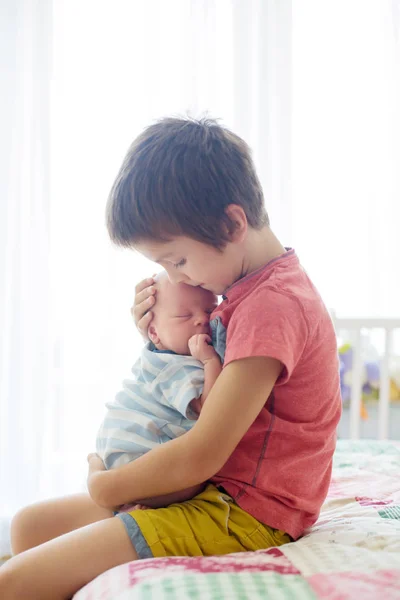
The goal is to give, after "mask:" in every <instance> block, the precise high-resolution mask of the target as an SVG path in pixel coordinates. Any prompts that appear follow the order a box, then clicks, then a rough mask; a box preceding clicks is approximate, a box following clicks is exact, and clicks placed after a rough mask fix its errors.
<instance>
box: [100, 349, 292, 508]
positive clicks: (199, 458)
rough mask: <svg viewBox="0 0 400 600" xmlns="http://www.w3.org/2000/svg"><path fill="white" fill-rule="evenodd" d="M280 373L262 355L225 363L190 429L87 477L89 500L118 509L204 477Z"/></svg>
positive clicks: (272, 361)
mask: <svg viewBox="0 0 400 600" xmlns="http://www.w3.org/2000/svg"><path fill="white" fill-rule="evenodd" d="M281 369H282V364H281V362H280V361H278V360H276V359H273V358H268V357H262V356H259V357H258V356H257V357H248V358H244V359H240V360H236V361H233V362H231V363H229V364H228V365H227V366H226V367H225V368H224V370H223V371H222V373H221V374H220V376H219V377H218V379H217V381H216V382H215V384H214V386H213V388H212V390H211V391H210V393H209V396H208V401H207V402H206V403H205V404H204V407H203V408H202V411H201V413H200V417H199V419H198V421H197V422H196V424H195V425H194V426H193V428H192V429H191V430H190V431H188V432H187V433H185V434H184V435H182V436H180V437H178V438H176V439H174V440H171V441H170V442H166V443H165V444H162V445H160V446H157V447H156V448H154V449H153V450H150V451H149V452H147V453H146V454H145V455H143V456H141V457H140V458H138V459H137V460H135V461H133V462H131V463H129V464H127V465H124V466H122V467H120V468H119V469H115V470H111V471H93V472H92V473H91V475H90V476H89V478H88V486H89V491H90V494H91V496H92V498H93V499H94V501H95V502H96V503H97V504H99V505H100V506H106V507H110V506H119V505H121V504H124V503H127V502H133V501H137V502H140V501H141V500H142V499H143V498H154V497H156V496H161V495H165V494H170V493H172V492H176V491H180V490H183V489H187V488H190V487H192V486H195V485H198V484H200V483H202V482H204V481H207V480H208V479H210V477H212V476H213V475H215V474H216V473H217V472H218V471H219V470H220V469H221V468H222V467H223V466H224V464H225V463H226V461H227V460H228V458H229V457H230V455H231V454H232V452H233V451H234V449H235V448H236V446H237V444H238V443H239V442H240V440H241V439H242V438H243V436H244V435H245V433H246V432H247V430H248V429H249V427H250V426H251V425H252V423H253V422H254V421H255V419H256V417H257V416H258V414H259V413H260V411H261V409H262V408H263V406H264V404H265V403H266V400H267V398H268V397H269V395H270V393H271V391H272V388H273V387H274V385H275V382H276V380H277V379H278V377H279V374H280V372H281Z"/></svg>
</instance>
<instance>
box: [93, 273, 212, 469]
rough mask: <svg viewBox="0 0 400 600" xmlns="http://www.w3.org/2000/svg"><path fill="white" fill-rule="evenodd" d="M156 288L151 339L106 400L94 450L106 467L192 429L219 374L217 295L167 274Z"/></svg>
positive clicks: (122, 461) (139, 454)
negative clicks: (214, 335)
mask: <svg viewBox="0 0 400 600" xmlns="http://www.w3.org/2000/svg"><path fill="white" fill-rule="evenodd" d="M155 287H156V294H157V302H156V304H155V306H154V307H153V309H152V310H153V315H154V316H153V319H152V322H151V326H150V327H149V329H148V337H149V339H150V342H149V343H148V344H146V346H145V348H144V349H143V351H142V353H141V356H140V358H139V360H138V361H137V362H136V363H135V365H134V366H133V368H132V373H133V377H132V379H128V380H125V381H124V383H123V391H121V392H119V393H118V394H117V396H116V398H115V400H114V401H113V402H109V403H107V405H106V406H107V408H108V412H107V414H106V416H105V419H104V421H103V423H102V425H101V428H100V430H99V432H98V436H97V447H96V451H97V454H98V455H99V456H100V457H101V458H102V460H103V462H104V464H105V467H106V468H107V469H110V468H114V467H119V466H121V465H123V464H126V463H128V462H131V461H132V460H135V459H136V458H138V457H139V456H141V455H142V454H144V453H146V452H148V451H149V450H151V449H152V448H154V447H155V446H156V445H158V444H162V443H164V442H166V441H168V440H170V439H173V438H176V437H178V436H180V435H182V434H183V433H185V432H186V431H188V430H189V429H190V428H191V427H192V426H193V424H194V422H195V420H196V418H197V416H198V414H199V412H200V409H201V407H202V405H203V403H204V402H205V400H206V398H207V395H208V393H209V392H210V390H211V388H212V386H213V385H214V383H215V381H216V379H217V377H218V375H219V374H220V372H221V368H222V367H221V362H220V359H219V357H218V354H217V353H216V351H215V350H214V348H213V347H212V346H211V345H209V344H210V342H211V339H210V335H209V334H210V329H209V318H210V314H211V313H212V311H213V310H214V308H215V307H216V306H217V298H216V296H215V295H214V294H213V293H212V292H209V291H207V290H205V289H203V288H200V287H192V286H189V285H186V284H184V283H180V284H174V285H172V284H171V283H170V281H169V279H168V277H167V275H166V273H165V272H164V273H161V274H160V275H159V276H158V277H157V279H156V283H155Z"/></svg>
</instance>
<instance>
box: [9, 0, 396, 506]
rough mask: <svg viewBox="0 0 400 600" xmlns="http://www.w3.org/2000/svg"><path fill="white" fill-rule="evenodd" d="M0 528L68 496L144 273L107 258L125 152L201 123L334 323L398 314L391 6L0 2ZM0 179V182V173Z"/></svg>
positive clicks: (118, 368) (126, 354) (89, 446)
mask: <svg viewBox="0 0 400 600" xmlns="http://www.w3.org/2000/svg"><path fill="white" fill-rule="evenodd" d="M3 9H4V10H5V19H3V20H2V22H3V23H4V24H5V30H6V31H5V33H6V35H5V36H3V39H4V41H5V50H6V52H4V53H2V56H4V57H5V58H4V59H3V60H5V67H6V69H4V70H3V71H2V77H4V80H3V82H2V90H3V89H4V90H6V93H5V94H4V95H3V94H2V100H3V102H4V109H3V111H2V112H1V116H0V118H1V120H2V132H3V131H4V132H5V133H4V135H2V136H1V139H0V149H1V150H0V152H1V156H2V158H3V160H2V161H1V164H0V168H1V169H2V173H1V174H2V177H1V185H2V186H5V187H2V190H1V191H2V193H1V201H0V202H1V204H0V236H1V237H0V307H1V310H0V319H1V323H2V340H1V346H0V374H1V379H0V390H1V394H0V449H1V452H0V489H1V494H0V515H1V514H6V513H12V512H14V511H15V510H16V509H17V508H18V507H19V506H21V505H22V504H26V503H28V502H32V501H34V500H36V499H39V498H42V497H45V496H50V495H58V494H63V493H69V492H73V491H76V490H77V489H79V488H80V487H83V485H84V480H85V475H86V463H85V457H86V453H87V452H90V451H92V450H93V448H94V440H95V435H96V430H97V427H98V425H99V422H100V419H101V418H102V414H103V410H104V409H103V407H104V403H105V402H106V401H107V400H108V399H109V398H110V397H113V395H114V393H115V391H116V390H117V389H118V387H119V385H120V381H121V378H123V377H124V375H125V374H126V373H127V371H128V369H129V368H130V366H131V364H132V362H133V360H134V358H135V356H136V354H137V351H138V349H139V345H140V344H141V340H140V339H139V337H138V335H137V333H136V332H135V330H134V327H133V324H132V322H131V318H130V314H129V307H130V305H131V303H132V300H133V296H134V286H135V283H136V282H137V281H138V280H140V279H141V278H142V277H144V276H146V275H148V274H149V273H150V274H151V273H152V272H154V266H153V265H151V264H150V263H147V262H146V261H145V260H143V259H142V258H140V257H139V256H137V255H135V254H134V253H131V252H128V251H118V250H115V249H113V248H112V247H111V245H110V243H109V241H108V239H107V234H106V231H105V227H104V206H105V201H106V197H107V193H108V190H109V189H110V186H111V184H112V181H113V178H114V176H115V174H116V171H117V169H118V167H119V165H120V162H121V160H122V158H123V156H124V153H125V151H126V149H127V147H128V146H129V144H130V142H131V141H132V139H133V138H134V137H135V136H136V135H137V134H138V133H139V132H140V131H141V129H142V128H143V127H144V126H145V125H147V124H148V123H150V122H151V121H152V120H154V119H156V118H159V117H161V116H164V115H169V114H185V113H186V112H190V113H191V114H193V115H195V116H198V115H202V114H204V113H206V112H207V113H209V114H210V115H212V116H214V117H219V118H221V120H222V122H224V123H225V124H227V125H228V126H230V127H231V128H233V129H234V130H235V131H237V132H238V133H239V134H240V135H242V136H243V137H244V138H245V139H246V140H247V141H248V142H249V144H250V145H251V146H252V148H253V149H254V157H255V160H256V163H257V167H258V170H259V174H260V177H261V180H262V183H263V186H264V190H265V197H266V205H267V209H268V212H269V214H270V217H271V222H272V226H273V228H274V230H275V231H276V232H277V234H278V235H279V237H280V238H281V239H282V241H283V242H284V243H285V244H287V245H292V244H293V245H295V246H296V248H297V250H298V251H299V254H300V257H301V259H302V261H303V263H304V264H305V266H306V267H307V269H308V270H309V271H310V274H311V275H312V276H313V278H314V279H315V280H316V283H317V284H318V286H319V287H320V288H321V291H322V293H323V295H324V297H325V299H326V301H327V303H328V305H329V306H331V307H332V308H334V309H336V310H337V311H338V312H342V313H347V314H354V313H356V312H357V313H360V312H361V313H373V312H375V313H379V314H389V313H391V312H395V311H398V298H399V286H398V283H397V280H396V276H395V272H396V261H397V260H398V258H399V251H398V248H397V235H396V234H397V229H398V223H399V220H398V219H399V216H400V215H399V212H398V211H399V206H398V205H399V202H398V200H399V189H400V182H399V171H398V167H397V165H398V164H400V160H399V159H400V156H399V139H400V136H399V133H400V132H399V110H398V106H400V101H399V99H400V94H399V72H400V71H399V49H398V48H399V38H398V26H399V11H398V1H397V0H396V2H394V1H391V0H369V1H366V2H361V1H359V0H350V1H346V2H343V1H337V0H336V1H335V2H332V1H331V0H322V1H318V2H316V1H312V0H304V1H303V2H299V3H297V2H293V5H292V2H290V0H218V1H215V0H170V1H169V2H164V1H163V0H146V1H144V0H143V1H139V0H134V1H132V0H115V1H114V2H113V3H110V2H109V1H106V0H84V1H83V2H82V1H81V0H79V1H78V0H69V1H68V2H63V1H62V0H53V1H51V0H41V1H40V2H39V0H37V1H36V2H34V1H28V0H26V1H24V0H12V1H11V0H8V1H7V2H5V1H4V2H3V3H2V10H3ZM3 175H4V176H3Z"/></svg>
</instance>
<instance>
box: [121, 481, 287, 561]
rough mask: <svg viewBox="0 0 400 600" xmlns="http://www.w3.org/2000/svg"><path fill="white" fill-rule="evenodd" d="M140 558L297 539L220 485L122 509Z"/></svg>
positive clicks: (206, 553)
mask: <svg viewBox="0 0 400 600" xmlns="http://www.w3.org/2000/svg"><path fill="white" fill-rule="evenodd" d="M117 518H120V519H121V520H122V521H123V523H124V524H125V527H126V530H127V532H128V535H129V537H130V539H131V541H132V544H133V546H134V548H135V550H136V552H137V554H138V556H139V558H152V557H159V556H213V555H216V554H230V553H232V552H245V551H250V550H262V549H265V548H270V547H271V546H281V545H282V544H286V543H288V542H291V541H292V539H291V537H290V536H289V535H288V534H287V533H284V532H283V531H280V530H278V529H273V528H272V527H268V526H267V525H263V524H262V523H260V522H259V521H257V520H256V519H255V518H254V517H252V516H251V515H249V514H248V513H246V512H245V511H244V510H243V509H241V508H240V507H239V506H238V505H237V504H236V503H235V502H234V500H232V498H231V497H230V496H229V495H228V494H226V493H225V492H223V491H221V490H219V489H218V488H216V487H215V486H214V485H212V484H209V485H208V486H207V487H206V489H205V490H204V491H203V492H202V493H201V494H199V495H198V496H195V497H194V498H192V499H191V500H188V501H187V502H182V503H179V504H171V505H170V506H168V507H167V508H157V509H148V510H133V511H131V512H126V513H118V515H117Z"/></svg>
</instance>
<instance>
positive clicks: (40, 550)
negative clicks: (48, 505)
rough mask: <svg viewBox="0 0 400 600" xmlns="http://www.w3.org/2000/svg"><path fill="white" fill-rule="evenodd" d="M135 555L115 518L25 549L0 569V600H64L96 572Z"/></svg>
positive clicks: (100, 571)
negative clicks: (24, 599) (25, 599)
mask: <svg viewBox="0 0 400 600" xmlns="http://www.w3.org/2000/svg"><path fill="white" fill-rule="evenodd" d="M137 558H138V556H137V554H136V552H135V550H134V548H133V546H132V542H131V541H130V539H129V536H128V534H127V532H126V530H125V527H124V524H123V523H122V521H121V520H120V519H118V518H113V519H105V520H103V521H99V522H98V523H93V524H92V525H87V526H86V527H83V528H81V529H77V530H76V531H72V532H70V533H67V534H66V535H63V536H61V537H58V538H56V539H54V540H51V541H50V542H46V543H45V544H42V545H40V546H37V547H36V548H32V549H31V550H27V551H26V552H23V553H22V554H19V555H18V556H15V557H14V558H12V559H11V560H9V561H8V562H6V563H5V564H4V565H3V566H2V567H1V568H0V598H1V599H2V600H21V599H22V598H29V600H67V599H68V598H71V597H72V596H73V594H74V593H76V592H77V591H78V590H79V589H80V588H81V587H83V586H84V585H85V584H86V583H88V582H89V581H91V580H92V579H94V578H95V577H96V576H97V575H99V574H100V573H103V572H104V571H107V570H108V569H111V568H112V567H115V566H117V565H120V564H123V563H126V562H129V561H131V560H135V559H137Z"/></svg>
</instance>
